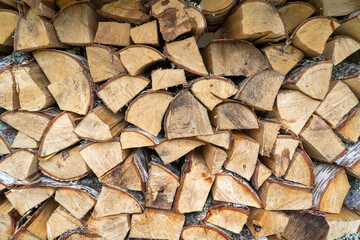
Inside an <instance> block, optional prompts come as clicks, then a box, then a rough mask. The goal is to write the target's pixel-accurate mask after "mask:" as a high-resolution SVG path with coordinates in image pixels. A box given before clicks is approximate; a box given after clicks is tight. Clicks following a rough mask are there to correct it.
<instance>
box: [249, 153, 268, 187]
mask: <svg viewBox="0 0 360 240" xmlns="http://www.w3.org/2000/svg"><path fill="white" fill-rule="evenodd" d="M270 176H271V170H270V169H268V168H267V167H266V166H265V165H264V164H262V163H261V162H260V161H259V160H257V162H256V166H255V170H254V174H253V175H252V177H251V185H252V186H253V187H254V188H255V189H256V190H259V188H260V187H261V185H262V184H263V183H264V182H265V181H266V179H268V178H269V177H270Z"/></svg>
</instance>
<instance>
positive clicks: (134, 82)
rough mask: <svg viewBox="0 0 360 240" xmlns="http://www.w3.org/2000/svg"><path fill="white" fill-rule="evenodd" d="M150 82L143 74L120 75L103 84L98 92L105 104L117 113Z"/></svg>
mask: <svg viewBox="0 0 360 240" xmlns="http://www.w3.org/2000/svg"><path fill="white" fill-rule="evenodd" d="M149 83H150V80H148V79H147V78H144V77H141V76H137V77H133V76H130V75H120V76H116V77H114V78H111V79H110V80H109V81H107V82H106V83H105V84H103V85H101V87H99V88H98V89H97V91H96V93H97V95H98V96H99V98H101V99H102V100H103V101H104V103H105V105H106V106H107V107H108V108H109V109H110V110H111V111H113V112H114V113H116V112H117V111H119V110H120V109H121V108H122V107H123V106H125V105H126V104H127V103H128V102H129V101H130V100H131V99H133V98H134V97H135V96H136V95H137V94H138V93H140V92H141V91H142V90H143V89H144V88H145V87H146V86H147V85H148V84H149Z"/></svg>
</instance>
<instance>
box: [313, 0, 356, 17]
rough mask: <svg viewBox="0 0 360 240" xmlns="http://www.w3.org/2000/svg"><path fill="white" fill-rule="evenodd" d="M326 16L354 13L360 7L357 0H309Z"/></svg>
mask: <svg viewBox="0 0 360 240" xmlns="http://www.w3.org/2000/svg"><path fill="white" fill-rule="evenodd" d="M309 3H310V4H312V5H313V6H314V7H316V8H317V10H318V11H319V13H320V14H321V15H324V16H332V17H339V16H345V15H348V14H349V13H352V12H354V11H356V10H358V9H359V8H360V3H359V1H356V0H346V1H345V0H339V1H335V0H311V1H309Z"/></svg>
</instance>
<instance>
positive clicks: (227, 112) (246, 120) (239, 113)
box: [209, 100, 259, 130]
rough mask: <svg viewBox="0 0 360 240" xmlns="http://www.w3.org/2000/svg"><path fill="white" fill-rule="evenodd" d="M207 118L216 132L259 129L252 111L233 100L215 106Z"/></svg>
mask: <svg viewBox="0 0 360 240" xmlns="http://www.w3.org/2000/svg"><path fill="white" fill-rule="evenodd" d="M209 117H210V121H211V123H212V124H213V125H214V126H215V127H216V129H217V130H232V129H234V130H240V129H256V128H259V121H258V119H257V116H256V114H255V112H254V110H253V109H251V108H250V107H248V106H246V105H244V104H242V103H240V102H239V101H235V100H228V101H224V102H222V103H220V104H218V105H216V107H215V108H214V109H213V110H212V111H211V112H210V113H209Z"/></svg>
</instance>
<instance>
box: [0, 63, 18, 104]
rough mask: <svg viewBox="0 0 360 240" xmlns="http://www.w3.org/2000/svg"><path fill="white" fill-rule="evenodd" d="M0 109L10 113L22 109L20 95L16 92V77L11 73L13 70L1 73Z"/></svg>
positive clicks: (6, 69)
mask: <svg viewBox="0 0 360 240" xmlns="http://www.w3.org/2000/svg"><path fill="white" fill-rule="evenodd" d="M0 107H1V108H4V109H6V110H8V111H13V110H16V109H18V108H19V107H20V103H19V93H18V92H17V90H16V82H15V77H14V75H13V74H12V73H11V68H4V69H2V70H1V71H0Z"/></svg>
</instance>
